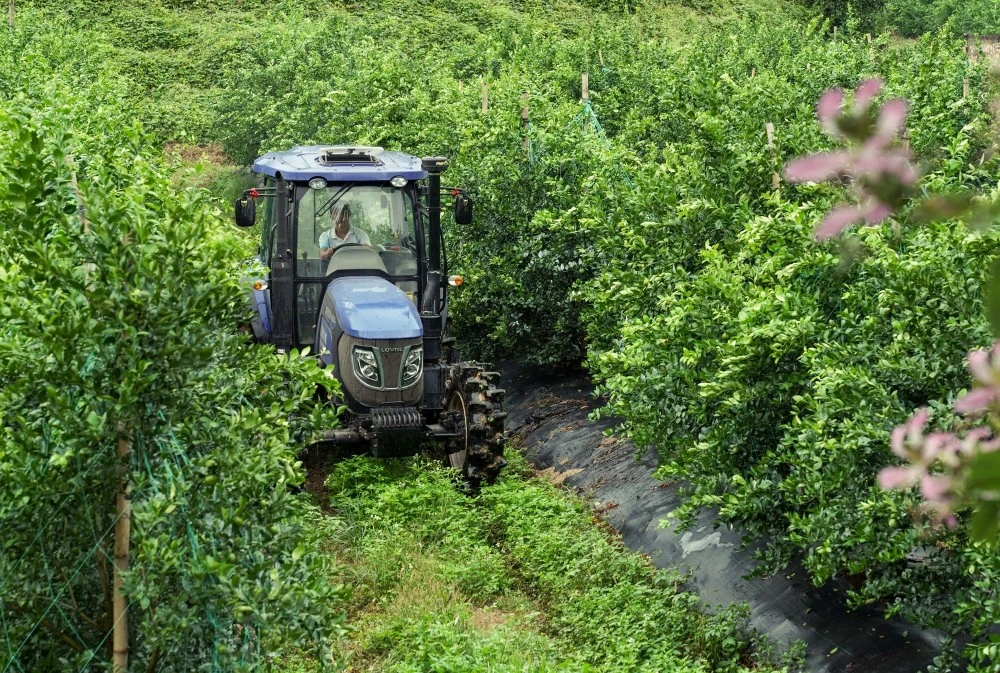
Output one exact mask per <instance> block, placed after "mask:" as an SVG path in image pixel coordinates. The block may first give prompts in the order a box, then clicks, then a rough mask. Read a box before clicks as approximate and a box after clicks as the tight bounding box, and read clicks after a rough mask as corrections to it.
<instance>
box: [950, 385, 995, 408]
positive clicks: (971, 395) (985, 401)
mask: <svg viewBox="0 0 1000 673" xmlns="http://www.w3.org/2000/svg"><path fill="white" fill-rule="evenodd" d="M996 400H997V389H996V388H973V389H972V390H970V391H969V392H968V393H966V394H965V395H964V396H962V397H961V398H960V399H959V400H958V401H956V402H955V405H954V407H955V411H957V412H958V413H960V414H966V415H975V414H980V413H982V412H984V411H986V409H987V408H989V406H990V405H991V404H993V403H994V402H996Z"/></svg>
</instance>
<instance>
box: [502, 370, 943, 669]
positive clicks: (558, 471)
mask: <svg viewBox="0 0 1000 673" xmlns="http://www.w3.org/2000/svg"><path fill="white" fill-rule="evenodd" d="M500 369H501V373H502V380H503V385H504V387H505V388H506V390H507V401H506V403H505V407H506V410H507V411H508V413H509V414H510V415H509V417H508V419H507V427H508V429H509V430H512V431H514V432H515V433H516V434H518V435H519V436H520V437H521V442H522V446H523V449H524V451H525V452H526V455H527V457H528V460H529V461H530V462H532V463H533V464H534V465H535V466H536V467H537V468H538V469H541V470H546V471H549V472H550V474H551V477H552V478H553V479H555V480H557V481H558V482H561V483H565V484H566V485H567V486H571V487H573V488H575V489H578V490H579V491H581V492H583V493H585V494H586V495H587V496H588V497H590V498H592V499H594V501H595V507H597V508H598V509H599V510H601V511H603V515H604V517H605V518H606V520H607V521H608V522H609V523H610V524H611V525H612V526H614V527H615V528H616V529H617V530H618V531H619V532H620V533H621V535H622V539H623V541H624V542H625V544H626V545H627V546H628V547H630V548H631V549H634V550H637V551H641V552H643V553H646V554H648V555H649V556H650V557H651V558H652V559H653V562H654V563H655V564H656V565H657V566H660V567H676V566H688V567H689V568H690V569H691V572H692V583H693V585H694V587H696V589H697V591H698V593H699V594H700V595H701V597H702V598H703V599H704V600H705V601H707V602H709V603H714V604H718V605H723V604H728V603H732V602H734V601H745V602H747V603H749V605H750V608H751V620H752V623H753V626H754V627H755V628H756V629H757V630H758V631H760V632H761V633H765V634H768V635H770V636H771V637H772V638H773V639H775V640H776V641H777V642H778V643H779V644H781V645H782V646H788V645H789V644H791V643H794V642H795V641H797V640H801V641H803V642H804V643H805V645H806V648H807V653H806V660H807V667H806V668H807V670H809V671H810V672H811V673H824V672H830V673H834V672H840V671H845V672H847V671H849V672H850V673H867V672H869V671H870V672H872V673H875V672H876V671H877V672H878V673H889V672H896V673H911V672H916V671H919V670H923V669H924V668H926V667H927V666H928V665H929V664H930V663H931V660H932V659H933V657H934V656H935V654H936V653H937V651H938V647H937V645H938V643H939V642H940V634H936V633H931V632H928V631H925V630H921V629H919V628H917V627H915V626H913V625H912V624H908V623H906V622H904V621H902V620H899V619H890V620H886V619H884V618H883V616H882V614H881V612H880V611H879V610H876V609H873V608H862V609H859V610H856V611H850V610H848V609H847V608H846V606H845V605H844V601H843V596H844V591H845V587H844V586H842V585H839V584H837V583H836V582H830V583H828V584H827V585H825V586H823V587H820V588H815V587H812V586H811V585H810V584H809V582H808V579H807V575H806V572H805V570H804V569H803V568H801V567H800V566H798V565H795V566H793V567H790V568H786V569H785V570H784V571H783V572H781V573H779V574H777V575H774V576H772V577H768V578H762V579H744V576H745V575H746V574H748V573H749V572H750V571H751V570H752V569H753V567H754V561H753V550H752V549H747V550H743V551H741V550H740V536H739V533H738V532H735V531H730V530H728V529H726V528H714V527H713V523H712V521H713V517H712V515H711V513H705V514H702V515H701V516H700V517H699V519H698V522H697V524H696V526H695V527H694V528H693V529H691V530H689V531H686V532H682V533H678V532H677V531H676V530H674V529H673V528H662V527H660V521H661V520H662V519H663V518H664V517H665V516H666V515H667V514H668V513H669V512H670V511H671V510H673V509H674V508H675V507H676V506H677V505H678V504H679V502H680V499H679V496H678V492H677V487H676V486H672V485H668V484H664V483H662V482H659V481H657V480H655V479H653V477H652V476H651V475H652V472H653V470H654V468H655V466H656V460H655V456H653V455H649V454H647V455H646V456H644V457H643V458H642V460H638V461H637V460H636V449H635V447H634V446H633V445H632V444H631V443H630V442H627V441H620V440H618V439H617V438H613V437H604V436H603V434H602V433H603V431H604V430H605V429H607V428H609V427H611V426H612V425H614V423H613V422H611V421H609V420H606V421H599V422H592V421H589V420H588V418H587V415H588V414H589V413H590V411H592V410H593V409H594V408H596V407H597V406H599V402H598V401H596V400H594V399H592V398H591V394H590V393H591V391H592V389H593V388H592V386H591V384H590V382H589V380H588V379H587V377H586V376H585V375H584V374H581V373H576V374H567V373H559V372H555V371H542V372H536V371H534V370H531V369H529V368H527V367H524V366H521V365H515V364H514V363H511V362H506V363H502V364H501V367H500Z"/></svg>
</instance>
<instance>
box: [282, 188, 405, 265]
mask: <svg viewBox="0 0 1000 673" xmlns="http://www.w3.org/2000/svg"><path fill="white" fill-rule="evenodd" d="M345 212H346V213H349V215H347V216H346V217H345ZM342 218H343V219H346V220H347V221H348V224H347V225H346V227H345V226H342V227H339V228H338V226H337V225H338V221H339V220H341V219H342ZM345 243H353V244H360V245H365V246H369V247H371V248H372V249H373V250H375V251H376V252H378V253H379V256H380V257H381V258H382V261H383V263H384V264H385V266H386V272H387V273H389V275H392V276H416V274H417V267H416V261H417V248H416V246H417V236H416V230H415V228H414V224H413V202H412V199H411V197H410V194H409V192H408V191H406V190H403V189H395V188H393V187H390V186H388V185H385V186H382V185H353V186H352V185H337V184H331V185H329V186H328V187H326V188H324V189H307V190H304V193H303V194H302V196H301V198H300V200H299V204H298V241H297V247H298V254H297V255H296V258H297V260H298V261H299V265H298V266H299V270H298V275H299V276H300V277H302V276H307V277H318V276H326V275H327V273H328V272H329V268H328V267H329V265H328V264H327V262H328V261H329V259H330V254H331V251H332V250H333V249H336V248H337V247H339V246H341V245H343V244H345ZM397 258H399V259H397ZM403 258H406V260H408V263H403V261H402V259H403Z"/></svg>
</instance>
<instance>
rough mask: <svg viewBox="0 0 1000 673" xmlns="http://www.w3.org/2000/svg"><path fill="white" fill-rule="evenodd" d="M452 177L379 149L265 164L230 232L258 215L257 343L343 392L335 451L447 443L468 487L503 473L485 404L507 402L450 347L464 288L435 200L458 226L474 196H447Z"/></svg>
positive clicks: (257, 167)
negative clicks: (453, 291)
mask: <svg viewBox="0 0 1000 673" xmlns="http://www.w3.org/2000/svg"><path fill="white" fill-rule="evenodd" d="M447 165H448V164H447V160H445V159H443V158H440V157H432V158H427V159H418V158H417V157H414V156H411V155H408V154H404V153H402V152H391V151H386V150H383V149H382V148H378V147H362V146H311V147H294V148H292V149H290V150H285V151H281V152H271V153H268V154H265V155H264V156H262V157H260V158H259V159H257V160H256V161H255V162H254V164H253V171H254V172H255V173H257V174H258V176H259V178H260V183H259V186H258V187H256V188H254V189H250V190H247V191H246V192H244V194H243V195H242V196H241V197H240V198H238V199H237V200H236V204H235V210H236V223H237V224H238V225H240V226H244V227H249V226H253V225H254V224H256V223H257V222H258V217H257V212H256V211H257V202H258V201H260V202H261V206H262V208H261V209H262V210H263V213H262V215H263V216H262V217H261V218H259V221H260V224H261V239H260V248H259V253H258V258H259V262H260V264H261V266H262V267H265V268H267V269H268V276H267V278H261V279H258V280H256V281H254V282H253V283H252V285H253V290H252V293H253V296H252V304H253V306H254V309H255V314H256V315H255V316H254V318H253V321H252V325H251V326H252V328H253V333H254V336H255V338H256V339H257V340H259V341H263V342H267V343H272V344H274V345H275V347H276V348H277V349H278V351H279V352H287V351H288V350H289V349H292V348H305V347H308V348H310V349H312V352H313V353H315V354H316V356H317V357H318V358H319V359H320V360H321V361H322V362H323V364H324V365H327V366H329V367H332V368H333V372H334V375H335V376H336V377H337V378H338V379H339V380H340V382H341V389H342V394H343V396H344V400H343V401H344V403H345V405H346V406H347V408H348V409H349V412H350V414H351V418H350V419H347V420H348V423H347V425H348V429H347V430H337V431H332V432H331V433H329V439H330V440H331V441H334V442H335V443H341V444H345V443H367V444H368V445H369V446H370V448H371V450H372V452H373V453H374V454H375V455H384V456H389V455H411V454H413V453H416V452H417V450H418V449H419V446H420V444H421V443H422V442H423V441H424V440H425V439H439V440H443V441H444V442H445V444H446V453H447V454H448V456H449V462H450V463H451V464H452V465H454V466H455V467H456V468H458V469H460V470H461V471H462V472H463V473H464V474H465V475H466V476H467V477H468V478H470V479H474V480H475V479H482V478H492V477H493V476H495V474H496V472H498V471H499V467H500V466H501V465H502V464H503V459H502V457H501V456H502V436H503V430H502V419H503V416H504V415H505V414H503V413H502V412H501V411H500V402H499V399H495V400H494V399H489V397H490V396H489V395H487V394H486V393H485V391H486V390H490V391H495V392H494V393H491V394H492V395H494V397H495V396H496V394H502V391H500V390H499V389H496V388H494V387H493V386H491V385H489V382H490V380H492V379H495V377H496V375H495V374H494V373H491V372H484V371H483V368H482V367H480V366H478V365H476V364H475V363H469V362H462V361H461V355H460V353H459V351H458V349H457V348H455V345H454V340H453V339H450V338H447V337H446V336H445V334H444V332H445V326H446V324H447V320H448V290H449V286H450V285H458V284H460V283H461V280H460V279H459V278H457V277H449V276H448V275H447V260H446V255H445V253H444V237H443V235H442V230H441V196H442V193H445V194H448V195H450V196H451V197H453V198H454V206H455V221H456V223H458V224H467V223H469V222H470V221H471V218H472V203H471V200H470V199H469V197H468V195H467V194H466V193H465V192H464V191H463V190H460V189H443V188H442V186H441V174H442V173H443V172H444V170H445V169H446V168H447ZM470 381H473V382H472V383H470ZM466 388H468V390H466ZM480 388H482V390H479V389H480ZM473 398H475V399H473ZM470 442H471V444H470ZM470 447H471V448H470Z"/></svg>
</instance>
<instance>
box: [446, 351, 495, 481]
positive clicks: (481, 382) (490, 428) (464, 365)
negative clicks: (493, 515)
mask: <svg viewBox="0 0 1000 673" xmlns="http://www.w3.org/2000/svg"><path fill="white" fill-rule="evenodd" d="M499 378H500V375H499V374H498V373H496V372H488V371H484V369H483V367H482V366H481V365H479V364H477V363H475V362H461V363H459V364H457V365H455V372H454V375H453V376H452V382H453V383H452V386H451V390H450V391H449V393H448V398H447V406H446V409H447V411H450V412H456V415H457V418H458V421H457V425H458V429H459V431H460V435H461V436H460V437H459V438H458V439H456V440H453V443H452V444H451V445H450V446H449V447H448V457H447V460H448V464H449V465H450V466H451V467H452V468H454V469H455V470H457V471H458V472H459V473H460V474H461V475H462V476H463V477H464V478H465V479H466V481H468V482H469V484H471V485H472V486H478V485H480V484H492V483H493V482H495V481H496V479H497V477H498V476H499V475H500V470H501V469H503V466H504V465H506V464H507V461H505V460H504V458H503V451H504V440H505V437H504V418H506V417H507V414H506V412H504V410H503V396H504V391H503V389H502V388H497V387H496V385H495V384H496V383H497V381H498V380H499Z"/></svg>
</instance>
